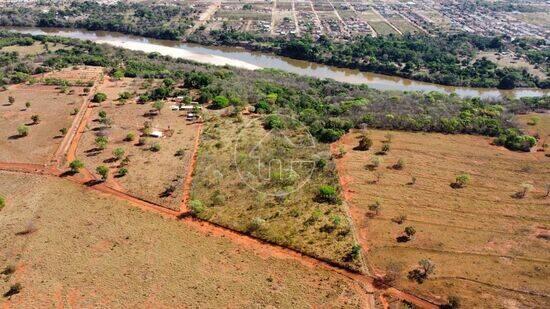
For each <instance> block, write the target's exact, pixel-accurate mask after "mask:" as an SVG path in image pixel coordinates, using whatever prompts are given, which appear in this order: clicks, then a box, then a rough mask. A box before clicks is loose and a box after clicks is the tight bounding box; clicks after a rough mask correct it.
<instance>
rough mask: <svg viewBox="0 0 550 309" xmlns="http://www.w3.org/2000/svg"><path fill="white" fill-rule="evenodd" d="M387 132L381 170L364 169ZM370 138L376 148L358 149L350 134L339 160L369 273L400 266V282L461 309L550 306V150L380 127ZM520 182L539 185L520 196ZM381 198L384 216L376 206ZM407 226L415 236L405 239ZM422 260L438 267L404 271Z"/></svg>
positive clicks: (481, 138)
mask: <svg viewBox="0 0 550 309" xmlns="http://www.w3.org/2000/svg"><path fill="white" fill-rule="evenodd" d="M546 121H547V119H546ZM541 123H543V122H542V121H541ZM545 123H546V124H547V122H545ZM387 134H391V135H392V137H391V140H392V142H391V150H390V151H389V152H388V154H387V155H380V156H379V157H380V158H381V160H382V161H381V163H380V166H379V167H378V168H374V167H370V168H369V169H367V168H366V166H367V165H368V164H370V163H371V160H372V158H373V157H374V156H376V154H375V153H376V152H378V151H379V150H380V148H381V146H382V142H383V141H385V140H387V139H388V137H387V136H386V135H387ZM369 135H370V137H371V138H372V140H373V141H374V144H373V147H372V148H371V150H369V151H357V150H353V147H355V146H356V145H357V143H358V139H357V137H358V136H359V134H358V133H351V134H348V135H346V136H345V137H344V138H343V139H342V141H341V145H343V146H344V147H345V149H346V150H347V151H348V153H347V154H346V155H345V156H344V158H343V159H341V160H339V163H338V166H339V172H340V175H341V177H342V181H344V183H346V185H344V187H345V188H346V189H347V190H346V195H347V197H348V199H349V201H350V202H351V203H350V204H351V206H350V207H351V212H352V217H353V218H354V220H355V223H356V226H357V228H358V229H359V235H360V236H359V241H360V242H361V243H362V245H363V247H364V248H367V247H368V252H367V254H366V256H367V263H368V264H369V266H370V268H371V270H374V272H375V273H378V274H383V273H385V272H386V271H387V269H388V268H389V267H393V268H394V269H398V270H399V276H398V279H397V280H396V282H395V285H396V286H398V287H400V288H402V289H405V290H410V291H413V292H416V293H419V294H420V295H425V296H427V297H430V298H434V299H439V300H441V301H445V300H446V298H447V296H449V295H456V296H458V297H460V298H461V300H462V305H463V306H464V308H476V307H491V308H510V307H530V308H535V307H538V308H543V307H547V306H548V304H549V298H550V282H548V277H549V275H550V243H549V242H548V238H545V237H547V235H548V233H549V232H548V231H549V229H550V226H549V219H550V198H549V197H544V195H545V193H546V188H545V186H546V185H548V184H549V183H550V158H549V157H545V156H544V153H542V152H531V153H519V152H512V151H509V150H506V149H504V148H502V147H496V146H491V145H490V143H491V139H490V138H484V137H478V136H465V135H443V134H428V133H405V132H388V131H377V130H372V131H369ZM400 158H401V159H403V160H404V162H405V165H404V168H403V169H401V170H397V169H395V168H393V165H394V164H395V163H396V162H397V161H398V160H399V159H400ZM464 172H465V173H468V174H469V175H470V176H471V182H470V183H469V184H468V185H467V186H466V187H464V188H461V189H453V188H452V187H451V186H450V184H451V183H452V182H454V180H455V177H456V176H457V175H459V174H461V173H464ZM378 176H379V177H380V178H379V180H378V181H376V180H377V177H378ZM413 177H414V180H413ZM522 183H530V184H531V185H532V186H533V189H532V190H531V191H530V192H528V193H527V195H526V197H524V198H518V197H514V195H515V194H516V193H517V192H519V191H521V188H520V185H521V184H522ZM375 201H379V202H380V205H381V210H380V212H379V214H375V213H374V212H373V211H372V210H370V209H369V205H372V204H373V203H374V202H375ZM399 216H406V218H405V219H404V222H403V223H401V224H398V223H396V222H395V220H396V219H397V218H398V217H399ZM407 226H412V227H414V228H415V229H416V234H415V235H414V236H413V238H412V239H411V240H409V241H407V242H398V241H397V238H398V237H400V236H403V235H404V228H405V227H407ZM421 259H430V260H432V261H433V262H434V263H435V265H436V269H435V273H434V274H433V275H432V276H431V277H430V278H429V279H428V280H426V281H425V282H424V283H422V284H418V283H416V282H414V281H411V280H408V279H407V273H408V272H409V271H410V270H412V269H414V268H415V267H416V266H417V263H418V261H419V260H421Z"/></svg>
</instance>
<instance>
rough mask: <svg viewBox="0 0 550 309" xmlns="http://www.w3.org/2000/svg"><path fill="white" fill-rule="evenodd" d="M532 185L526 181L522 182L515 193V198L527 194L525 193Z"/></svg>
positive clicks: (531, 188)
mask: <svg viewBox="0 0 550 309" xmlns="http://www.w3.org/2000/svg"><path fill="white" fill-rule="evenodd" d="M533 188H534V187H533V185H532V184H530V183H528V182H524V183H522V184H521V185H520V190H519V191H518V192H516V194H515V197H516V198H524V197H526V196H527V193H529V192H530V191H531V190H533Z"/></svg>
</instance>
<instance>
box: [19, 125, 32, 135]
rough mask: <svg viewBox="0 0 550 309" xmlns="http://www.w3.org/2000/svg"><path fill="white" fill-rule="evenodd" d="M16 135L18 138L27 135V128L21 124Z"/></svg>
mask: <svg viewBox="0 0 550 309" xmlns="http://www.w3.org/2000/svg"><path fill="white" fill-rule="evenodd" d="M17 133H18V134H19V136H22V137H24V136H27V135H29V127H27V126H26V125H24V124H22V125H20V126H18V127H17Z"/></svg>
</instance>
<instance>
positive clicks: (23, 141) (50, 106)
mask: <svg viewBox="0 0 550 309" xmlns="http://www.w3.org/2000/svg"><path fill="white" fill-rule="evenodd" d="M71 89H74V90H75V92H74V93H73V94H68V93H67V94H65V93H61V92H60V90H59V89H58V88H57V87H55V86H43V85H38V84H35V85H23V84H22V85H15V86H11V87H9V88H8V90H7V91H3V92H0V149H2V151H0V161H4V162H22V163H47V162H48V161H49V159H50V157H51V156H52V155H53V154H54V152H55V150H56V149H57V147H58V146H59V144H60V143H61V141H62V139H63V136H62V134H61V132H60V131H59V130H60V129H62V128H69V127H70V126H71V123H72V120H73V118H74V115H71V114H72V113H73V111H74V109H75V108H76V109H79V108H81V105H82V103H83V102H84V100H85V99H84V98H85V97H83V96H81V95H80V94H82V88H80V87H74V88H71ZM10 96H11V97H13V98H14V99H15V103H13V104H10V103H9V97H10ZM27 102H29V103H30V104H31V106H30V107H29V108H27V107H26V105H25V104H26V103H27ZM34 115H38V116H39V118H40V119H39V123H33V120H31V117H32V116H34ZM22 125H24V126H26V127H27V128H28V136H24V137H23V136H21V135H20V134H19V133H18V130H17V129H18V127H19V126H22Z"/></svg>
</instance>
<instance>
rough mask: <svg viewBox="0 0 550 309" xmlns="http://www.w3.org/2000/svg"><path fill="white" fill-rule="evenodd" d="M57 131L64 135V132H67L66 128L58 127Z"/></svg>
mask: <svg viewBox="0 0 550 309" xmlns="http://www.w3.org/2000/svg"><path fill="white" fill-rule="evenodd" d="M59 133H61V135H63V136H65V134H67V128H61V129H59Z"/></svg>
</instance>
